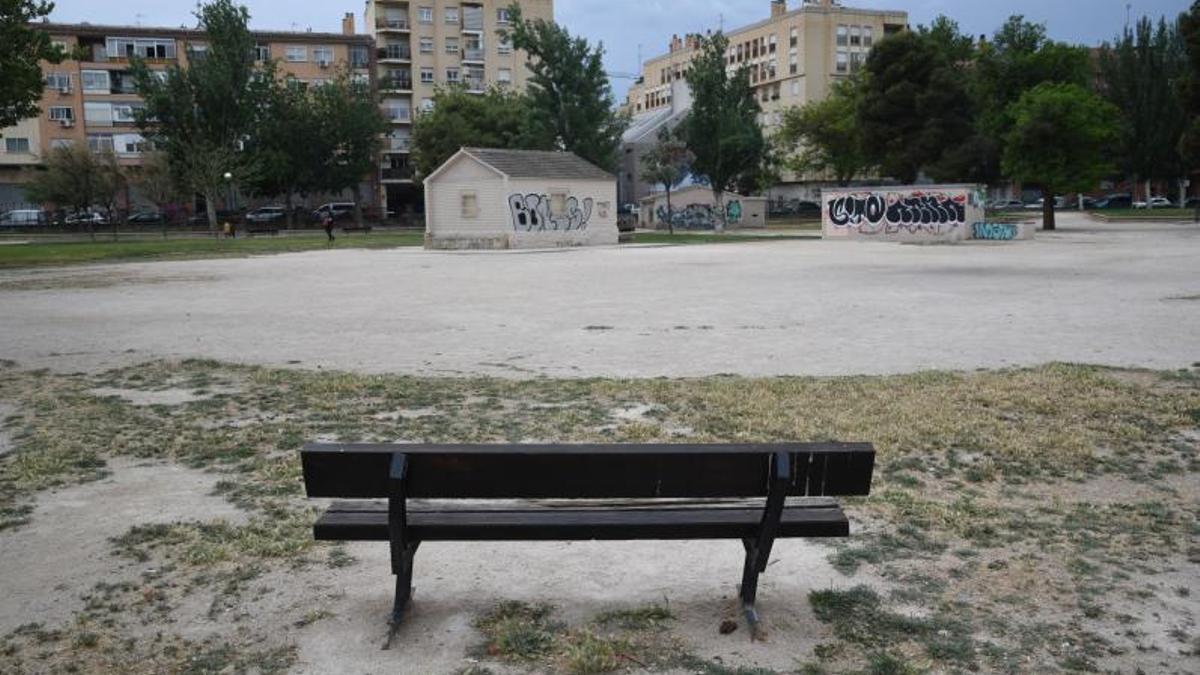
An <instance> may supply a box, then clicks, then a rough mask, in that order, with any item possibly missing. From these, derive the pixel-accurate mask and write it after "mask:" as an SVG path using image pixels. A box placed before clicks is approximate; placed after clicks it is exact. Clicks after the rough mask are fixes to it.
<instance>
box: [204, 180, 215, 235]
mask: <svg viewBox="0 0 1200 675" xmlns="http://www.w3.org/2000/svg"><path fill="white" fill-rule="evenodd" d="M204 212H205V214H207V215H208V231H209V232H213V233H216V231H217V194H216V191H215V190H205V191H204Z"/></svg>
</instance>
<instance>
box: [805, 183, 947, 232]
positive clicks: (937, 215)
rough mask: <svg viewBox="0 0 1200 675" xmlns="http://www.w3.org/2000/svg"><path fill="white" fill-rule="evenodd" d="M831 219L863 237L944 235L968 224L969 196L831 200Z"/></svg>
mask: <svg viewBox="0 0 1200 675" xmlns="http://www.w3.org/2000/svg"><path fill="white" fill-rule="evenodd" d="M827 206H828V209H829V220H830V222H831V223H833V225H834V226H835V227H851V228H854V229H856V230H857V231H858V232H860V233H862V234H896V233H898V232H909V233H912V234H916V233H931V234H940V233H942V232H945V231H948V230H951V229H953V228H955V227H959V226H960V225H965V224H966V219H967V209H966V196H965V195H955V196H951V195H948V194H944V193H928V194H927V193H923V192H913V193H908V194H900V193H888V194H886V195H884V194H878V193H861V194H855V195H846V196H844V197H837V198H835V199H831V200H829V202H828V204H827Z"/></svg>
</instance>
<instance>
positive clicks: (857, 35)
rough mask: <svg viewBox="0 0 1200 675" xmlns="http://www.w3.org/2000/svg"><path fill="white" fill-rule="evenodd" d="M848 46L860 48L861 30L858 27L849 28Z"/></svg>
mask: <svg viewBox="0 0 1200 675" xmlns="http://www.w3.org/2000/svg"><path fill="white" fill-rule="evenodd" d="M850 46H851V47H861V46H862V28H859V27H858V26H851V27H850Z"/></svg>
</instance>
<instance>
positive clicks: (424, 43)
mask: <svg viewBox="0 0 1200 675" xmlns="http://www.w3.org/2000/svg"><path fill="white" fill-rule="evenodd" d="M420 49H421V53H422V54H432V53H433V38H431V37H423V38H421V43H420Z"/></svg>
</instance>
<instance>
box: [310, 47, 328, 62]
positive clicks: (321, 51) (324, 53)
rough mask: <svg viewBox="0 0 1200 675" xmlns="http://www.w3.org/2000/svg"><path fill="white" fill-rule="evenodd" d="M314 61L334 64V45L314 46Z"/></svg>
mask: <svg viewBox="0 0 1200 675" xmlns="http://www.w3.org/2000/svg"><path fill="white" fill-rule="evenodd" d="M313 61H316V62H317V64H318V65H322V66H331V65H333V47H313Z"/></svg>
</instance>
